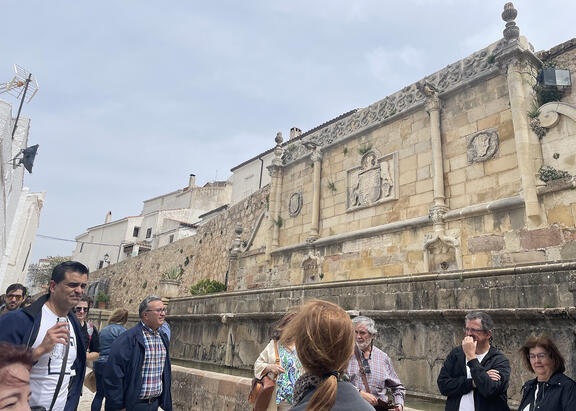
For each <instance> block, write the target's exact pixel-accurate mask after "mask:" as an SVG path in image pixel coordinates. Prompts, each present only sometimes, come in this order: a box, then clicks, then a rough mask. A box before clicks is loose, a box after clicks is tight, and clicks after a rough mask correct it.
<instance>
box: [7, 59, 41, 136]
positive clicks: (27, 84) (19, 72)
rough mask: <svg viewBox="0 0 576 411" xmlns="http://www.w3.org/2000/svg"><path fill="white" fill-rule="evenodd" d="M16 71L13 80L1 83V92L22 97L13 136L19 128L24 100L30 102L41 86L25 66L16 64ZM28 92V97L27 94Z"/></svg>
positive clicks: (18, 97)
mask: <svg viewBox="0 0 576 411" xmlns="http://www.w3.org/2000/svg"><path fill="white" fill-rule="evenodd" d="M14 71H15V72H16V75H15V76H14V78H13V79H12V80H10V81H9V82H7V83H0V94H2V93H8V94H10V95H12V96H14V97H16V98H17V99H20V106H19V107H18V114H17V115H16V120H15V121H14V128H13V129H12V138H14V134H15V133H16V129H17V128H18V120H19V119H20V112H21V111H22V105H23V104H24V101H26V103H30V100H32V98H34V96H35V95H36V93H37V92H38V89H39V86H38V82H37V81H36V78H35V77H32V73H30V72H28V70H26V69H25V68H24V67H21V66H19V65H18V64H14ZM27 94H28V99H26V95H27Z"/></svg>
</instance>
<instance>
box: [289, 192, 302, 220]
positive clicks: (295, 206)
mask: <svg viewBox="0 0 576 411" xmlns="http://www.w3.org/2000/svg"><path fill="white" fill-rule="evenodd" d="M301 210H302V192H300V191H298V192H295V193H292V194H291V195H290V198H289V199H288V213H289V214H290V217H296V216H297V215H298V214H300V211H301Z"/></svg>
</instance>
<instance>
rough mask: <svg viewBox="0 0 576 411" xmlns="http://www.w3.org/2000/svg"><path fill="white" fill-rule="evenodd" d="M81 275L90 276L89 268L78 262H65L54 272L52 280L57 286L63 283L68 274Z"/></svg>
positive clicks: (55, 268)
mask: <svg viewBox="0 0 576 411" xmlns="http://www.w3.org/2000/svg"><path fill="white" fill-rule="evenodd" d="M71 272H72V273H80V274H88V268H87V267H86V266H85V265H84V264H82V263H79V262H78V261H64V262H63V263H60V264H58V265H57V266H56V267H54V269H53V270H52V277H50V279H51V280H52V281H54V282H55V283H56V284H58V283H60V282H62V281H63V280H64V279H65V278H66V273H71Z"/></svg>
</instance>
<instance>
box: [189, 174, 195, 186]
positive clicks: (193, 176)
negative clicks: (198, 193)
mask: <svg viewBox="0 0 576 411" xmlns="http://www.w3.org/2000/svg"><path fill="white" fill-rule="evenodd" d="M188 187H189V188H192V187H196V175H195V174H190V179H189V180H188Z"/></svg>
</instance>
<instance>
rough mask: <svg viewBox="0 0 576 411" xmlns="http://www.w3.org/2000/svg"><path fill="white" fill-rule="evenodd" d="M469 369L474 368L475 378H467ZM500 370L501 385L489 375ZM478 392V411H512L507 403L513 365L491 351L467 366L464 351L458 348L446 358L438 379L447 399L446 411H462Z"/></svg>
mask: <svg viewBox="0 0 576 411" xmlns="http://www.w3.org/2000/svg"><path fill="white" fill-rule="evenodd" d="M466 365H468V367H470V374H472V378H471V379H469V378H467V376H466ZM488 370H498V372H499V373H500V377H501V379H500V381H492V379H490V377H489V376H488V374H487V373H486V371H488ZM473 380H474V383H475V384H476V388H475V389H474V408H475V409H476V410H482V411H510V408H509V407H508V403H507V399H508V397H507V390H508V382H509V380H510V362H509V361H508V358H506V357H505V356H504V354H502V353H501V352H500V351H499V350H498V349H496V348H494V347H490V350H488V353H487V354H486V356H485V357H484V359H482V362H479V361H478V359H476V358H475V359H473V360H470V361H468V362H466V355H465V354H464V350H462V347H456V348H454V349H453V350H452V352H451V353H450V354H449V355H448V357H446V361H444V365H443V366H442V369H441V370H440V375H438V388H439V389H440V392H441V393H442V395H445V396H447V397H448V398H447V399H446V411H458V409H459V408H460V399H461V398H462V396H463V395H465V394H467V393H469V392H470V391H472V389H473V386H472V381H473Z"/></svg>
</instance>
